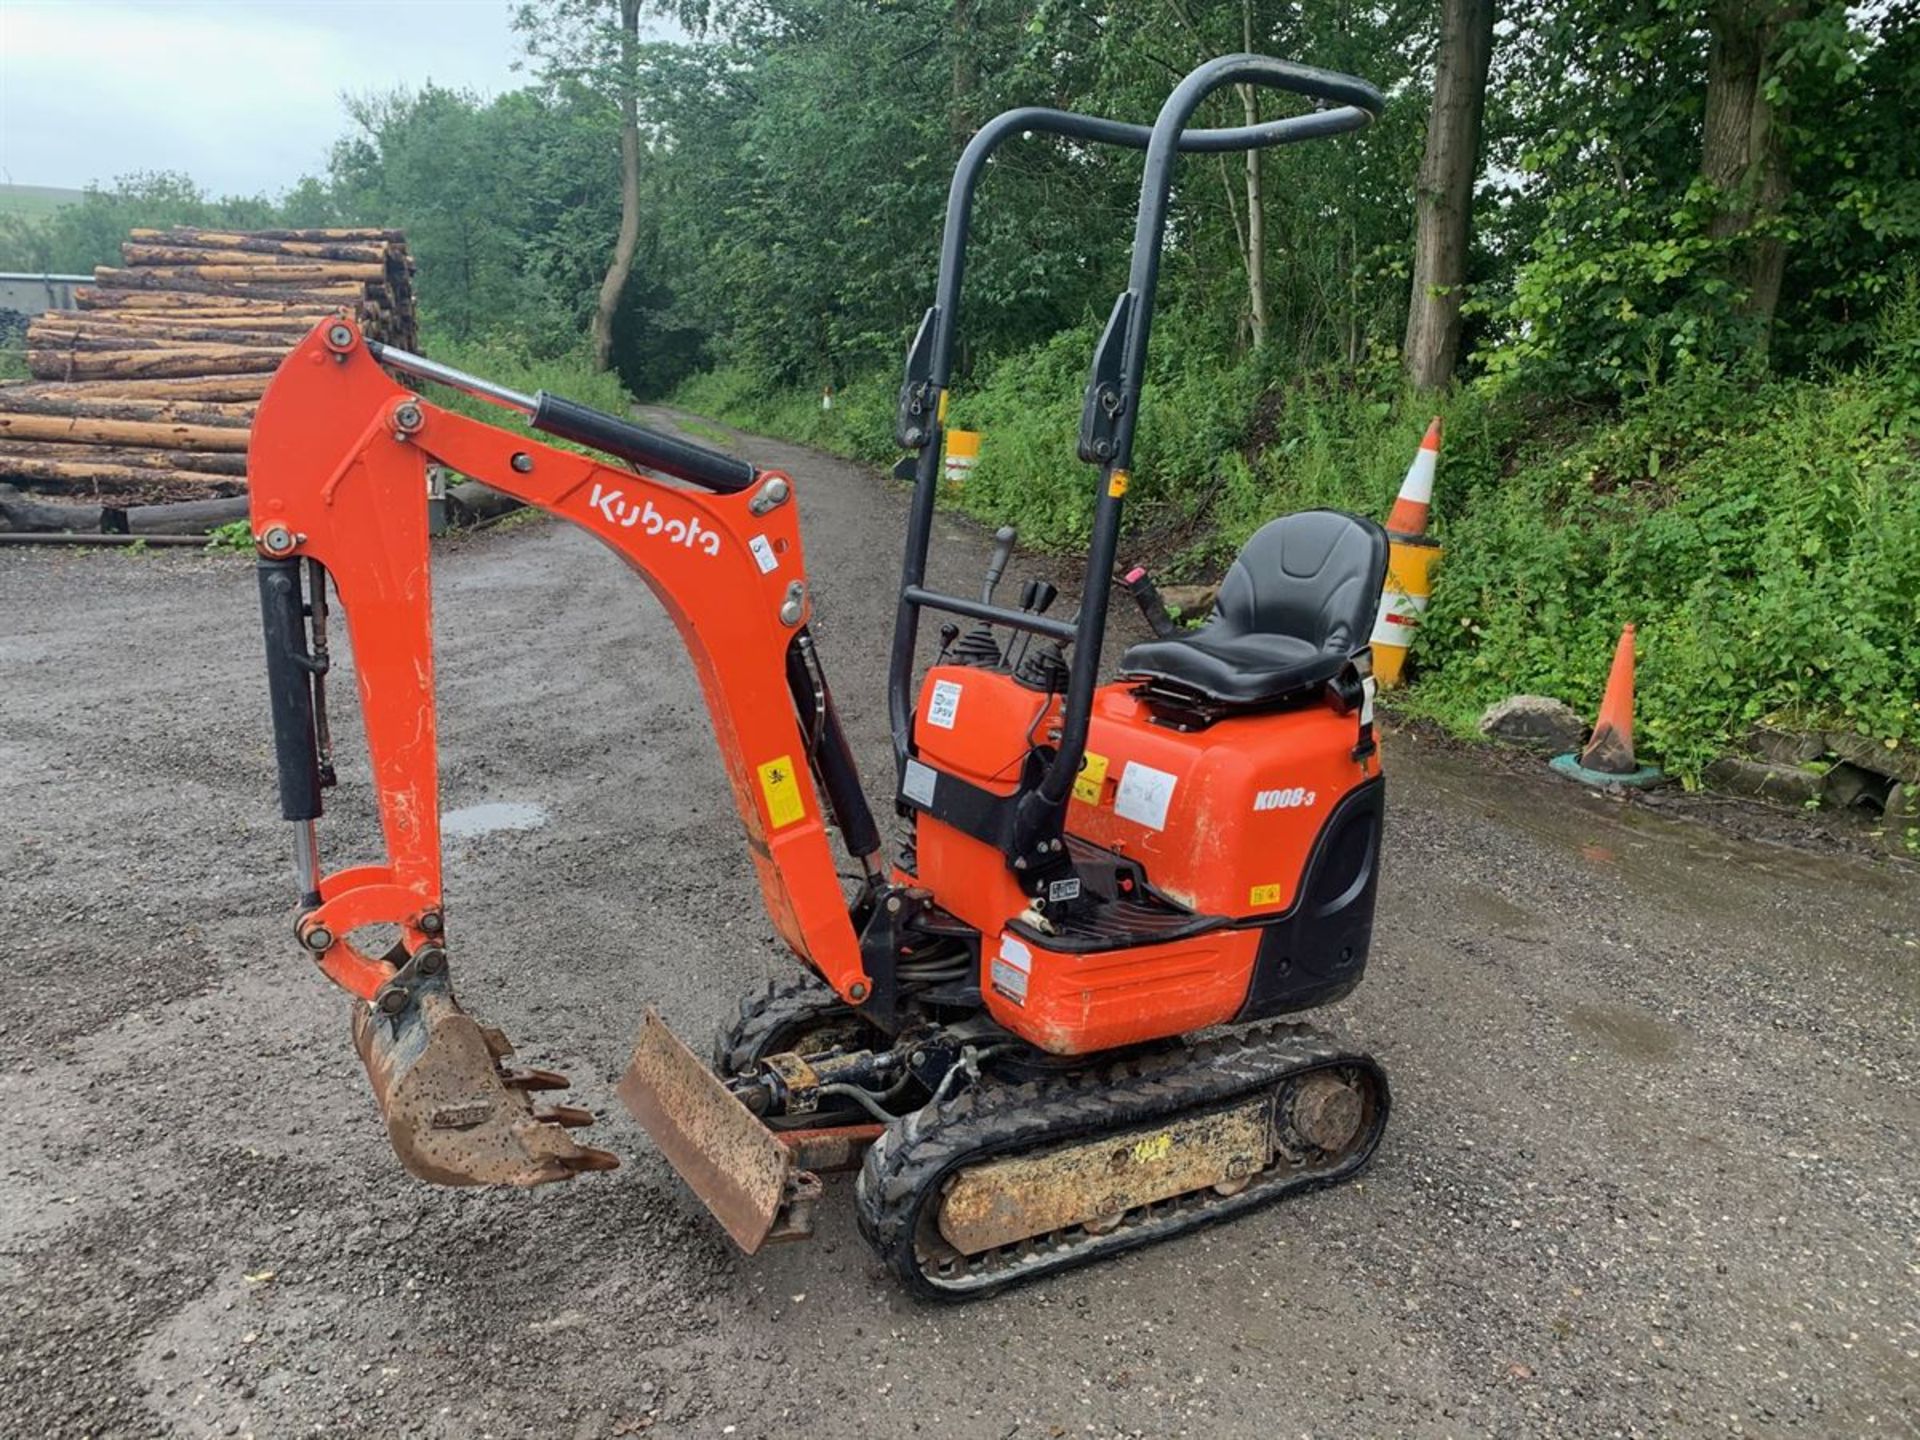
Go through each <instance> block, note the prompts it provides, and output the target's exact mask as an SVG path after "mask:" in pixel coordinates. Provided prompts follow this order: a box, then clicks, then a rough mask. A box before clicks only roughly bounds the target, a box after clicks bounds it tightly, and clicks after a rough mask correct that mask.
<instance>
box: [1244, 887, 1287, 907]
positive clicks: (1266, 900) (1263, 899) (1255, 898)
mask: <svg viewBox="0 0 1920 1440" xmlns="http://www.w3.org/2000/svg"><path fill="white" fill-rule="evenodd" d="M1247 903H1248V904H1249V905H1278V904H1279V903H1280V887H1279V886H1278V885H1256V886H1254V887H1253V889H1252V890H1250V891H1248V892H1247Z"/></svg>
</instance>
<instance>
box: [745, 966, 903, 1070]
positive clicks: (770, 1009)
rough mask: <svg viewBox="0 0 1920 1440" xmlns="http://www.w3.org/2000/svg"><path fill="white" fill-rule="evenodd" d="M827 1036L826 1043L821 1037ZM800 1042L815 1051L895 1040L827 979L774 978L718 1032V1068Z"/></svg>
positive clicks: (747, 1065) (749, 1066)
mask: <svg viewBox="0 0 1920 1440" xmlns="http://www.w3.org/2000/svg"><path fill="white" fill-rule="evenodd" d="M823 1040H824V1041H825V1042H826V1043H820V1042H821V1041H823ZM800 1042H803V1043H804V1045H805V1048H806V1049H807V1050H808V1051H809V1052H812V1053H818V1052H819V1051H822V1050H829V1049H833V1048H835V1047H837V1046H841V1045H851V1046H860V1045H872V1046H878V1047H882V1048H884V1047H885V1046H888V1045H891V1044H892V1043H893V1042H892V1041H891V1040H889V1039H888V1038H887V1037H886V1036H885V1035H883V1034H881V1032H880V1031H879V1030H877V1029H875V1028H874V1027H873V1026H872V1025H869V1024H868V1023H867V1022H866V1021H865V1020H863V1019H861V1018H860V1016H859V1015H857V1014H855V1013H854V1009H853V1007H852V1006H851V1005H848V1004H847V1003H846V1002H845V1001H844V1000H842V999H841V998H840V997H839V996H838V995H835V994H834V993H833V991H832V989H830V988H829V987H828V986H827V985H826V984H825V983H824V982H822V981H820V980H816V979H815V978H814V977H813V976H811V975H802V976H801V977H800V978H798V979H796V980H787V981H780V982H770V983H769V984H768V985H767V986H766V988H765V989H762V990H759V991H756V992H755V993H754V994H752V995H749V996H747V997H746V999H744V1000H742V1001H741V1002H740V1007H739V1011H738V1013H737V1014H736V1015H735V1016H734V1019H733V1022H732V1023H731V1024H729V1025H726V1026H723V1027H722V1028H721V1030H720V1031H719V1033H718V1034H716V1035H715V1036H714V1038H713V1069H714V1073H715V1074H717V1075H720V1076H723V1077H727V1076H733V1075H738V1074H740V1073H741V1072H742V1071H743V1070H751V1069H752V1068H753V1067H754V1065H756V1064H757V1063H759V1062H760V1061H761V1060H764V1059H765V1058H766V1057H767V1056H769V1055H778V1054H781V1053H782V1052H784V1051H788V1050H792V1049H795V1048H797V1044H798V1043H800Z"/></svg>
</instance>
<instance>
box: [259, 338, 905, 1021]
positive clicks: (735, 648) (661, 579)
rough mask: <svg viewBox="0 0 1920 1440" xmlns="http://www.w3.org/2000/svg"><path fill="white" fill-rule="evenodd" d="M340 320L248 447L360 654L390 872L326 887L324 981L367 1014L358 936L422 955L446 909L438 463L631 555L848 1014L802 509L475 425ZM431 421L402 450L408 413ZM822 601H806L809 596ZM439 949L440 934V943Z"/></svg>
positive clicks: (316, 916)
mask: <svg viewBox="0 0 1920 1440" xmlns="http://www.w3.org/2000/svg"><path fill="white" fill-rule="evenodd" d="M337 323H339V322H337V321H328V322H323V323H322V324H321V325H319V326H316V327H315V329H314V331H313V332H312V333H311V334H309V335H308V336H307V338H306V339H305V340H303V341H302V342H301V343H300V345H299V347H298V348H297V349H296V350H294V351H293V353H292V354H290V355H289V356H288V357H287V359H286V360H285V361H284V362H283V363H282V364H281V366H280V368H279V370H278V371H277V372H276V373H275V375H274V378H273V381H272V383H271V384H270V385H269V386H268V387H267V392H266V395H265V397H264V398H263V399H262V400H261V403H260V410H259V414H258V416H257V417H256V418H255V421H254V425H253V434H252V440H251V443H250V445H249V448H248V459H247V471H248V483H249V490H250V494H251V501H252V503H251V510H252V523H253V532H254V537H255V540H256V542H258V541H260V540H261V538H262V537H263V536H265V535H266V534H267V533H268V532H269V531H270V530H271V529H272V528H273V527H276V526H284V527H285V528H286V529H287V530H289V531H291V532H292V535H293V537H294V545H293V548H292V549H291V550H290V551H287V552H284V553H286V554H291V555H297V556H310V557H312V558H314V559H316V560H318V561H320V562H321V563H322V564H323V565H325V566H326V567H327V570H328V572H329V573H330V574H331V575H332V577H333V581H334V585H335V589H336V591H337V593H338V595H339V599H340V604H341V607H342V609H343V611H344V613H345V619H346V625H347V629H348V631H349V633H350V635H351V638H352V644H353V657H354V669H355V673H356V676H357V679H358V683H359V690H360V702H361V708H362V711H363V713H364V719H365V724H366V735H367V746H368V750H369V753H370V758H371V761H372V767H373V782H374V786H375V790H376V793H377V794H378V797H379V803H380V820H381V827H382V831H383V834H384V838H385V841H386V850H387V854H386V857H385V862H384V863H383V864H379V865H374V866H362V867H356V868H354V869H350V870H346V871H341V872H338V873H335V874H333V875H329V876H327V877H326V878H325V879H324V880H323V882H322V884H321V897H322V900H321V904H320V906H319V907H318V908H317V909H315V910H313V911H311V912H309V913H308V914H307V915H305V916H303V917H302V919H301V922H300V925H301V931H302V933H303V934H306V933H310V932H311V931H313V930H314V929H315V927H318V926H325V927H326V928H327V930H328V931H330V932H331V934H332V935H333V936H334V941H333V944H332V945H331V946H330V947H328V949H327V950H326V951H325V952H323V953H322V954H321V955H320V957H319V958H320V961H321V965H322V968H323V969H324V970H326V972H327V973H328V974H329V975H330V976H332V977H333V978H334V979H335V980H336V981H338V982H339V983H341V984H343V985H345V986H346V987H347V988H348V989H351V990H353V991H355V992H356V993H359V994H361V995H363V996H368V997H371V995H372V994H373V992H374V990H375V989H377V988H378V987H379V985H380V984H381V983H382V982H383V981H384V979H385V977H386V976H387V975H388V974H389V973H390V970H391V967H389V966H387V965H385V963H384V962H382V961H380V960H378V959H375V958H372V957H369V956H366V955H363V954H361V953H360V952H358V951H356V950H355V949H354V948H353V946H352V944H351V941H350V940H349V939H348V933H349V932H350V931H351V930H352V929H354V928H356V927H358V926H363V925H369V924H374V923H391V924H399V925H401V926H402V927H403V928H404V929H405V930H406V932H407V943H408V949H409V950H413V949H415V948H417V947H418V946H419V945H420V944H422V943H424V942H425V941H426V940H427V938H428V936H427V935H426V934H425V933H424V932H422V931H421V930H420V928H419V925H418V921H419V920H420V918H421V916H422V915H423V914H425V913H426V912H428V911H437V910H439V909H440V906H441V873H440V811H439V777H438V769H437V767H438V760H437V752H436V748H435V737H434V697H433V646H432V612H431V606H430V600H431V587H430V583H429V572H428V555H427V487H426V466H427V463H428V461H429V460H432V461H437V462H439V463H440V464H443V465H446V466H449V467H451V468H453V469H455V470H458V471H459V472H460V473H462V474H464V475H470V476H474V477H476V478H478V479H481V480H484V481H486V483H487V484H489V485H492V486H494V487H495V488H496V489H499V490H502V491H504V492H506V493H507V494H509V495H512V496H514V497H515V498H517V499H520V500H523V501H525V502H526V503H528V504H529V505H536V506H539V507H540V508H542V509H545V510H548V511H551V512H552V513H553V514H555V515H558V516H560V517H561V518H562V519H564V520H568V521H570V522H572V523H573V524H575V525H578V526H579V527H580V528H581V529H583V530H586V531H587V532H588V533H589V534H591V535H593V536H594V538H596V539H597V540H599V541H601V542H602V543H603V544H605V545H606V546H607V547H608V548H609V549H611V550H613V551H615V552H616V553H618V554H619V555H620V556H621V558H622V559H624V560H625V561H626V562H627V564H628V565H629V566H631V567H632V569H633V570H634V571H635V573H637V574H638V575H639V576H640V578H641V579H642V580H644V581H645V582H646V584H647V586H648V588H649V589H651V590H652V591H653V593H654V594H655V595H656V596H658V597H659V600H660V602H661V604H662V605H663V606H664V607H665V609H666V611H667V614H668V615H669V616H671V617H672V619H673V622H674V625H675V626H676V627H677V628H678V630H679V632H680V636H681V639H682V640H683V641H684V642H685V644H686V647H687V652H688V654H689V655H690V656H691V658H692V660H693V663H694V668H695V670H696V672H697V673H698V675H699V678H700V684H701V687H702V689H703V690H704V691H705V695H706V701H707V708H708V711H709V713H710V714H711V716H712V719H713V726H714V732H715V738H716V739H717V740H718V742H719V747H720V755H721V759H722V761H723V762H724V764H725V767H726V772H727V776H728V779H729V780H730V781H731V783H732V788H733V797H734V803H735V806H736V807H737V809H738V810H739V814H740V820H741V824H742V825H743V826H744V827H745V829H746V835H747V848H748V851H749V853H750V855H751V856H752V859H753V864H754V869H755V871H756V872H757V874H758V877H759V881H760V890H761V894H762V896H763V898H764V899H765V902H766V907H767V913H768V914H769V915H770V916H771V917H772V920H773V923H774V925H775V926H776V928H777V929H778V930H779V932H780V934H781V936H782V937H783V938H784V939H785V940H786V941H787V943H788V944H789V945H791V946H792V947H793V949H794V951H795V952H796V953H797V954H798V955H800V956H801V957H802V958H803V959H805V960H808V961H809V962H811V964H812V965H813V966H814V967H815V968H816V969H818V970H819V971H820V972H821V974H822V975H823V976H824V977H825V978H826V980H827V981H828V982H829V983H830V984H832V985H833V987H834V988H835V989H836V990H837V991H838V992H839V993H840V994H841V995H842V996H851V995H854V994H856V993H857V994H858V995H864V994H865V993H866V990H867V976H866V974H865V970H864V968H863V966H862V964H861V961H860V951H859V941H858V938H857V937H856V936H855V934H854V932H853V927H852V923H851V922H850V920H849V919H848V915H847V909H846V899H845V896H844V894H843V892H842V889H841V886H840V882H839V879H838V877H837V876H836V874H835V870H834V858H833V852H832V849H831V847H830V846H829V844H828V840H827V832H826V824H825V820H824V817H823V815H822V807H821V804H820V800H819V797H818V796H817V795H816V794H815V792H814V789H813V785H812V777H811V775H810V773H809V771H808V769H807V764H806V760H805V756H806V753H807V750H806V741H805V736H804V734H803V733H802V731H801V729H800V724H799V721H798V719H797V718H796V716H795V713H794V705H793V700H792V696H791V694H790V693H789V691H788V689H787V685H786V664H785V657H786V652H787V647H788V646H789V644H790V643H791V642H792V639H793V636H794V633H795V631H796V629H797V628H798V624H803V623H804V621H805V615H804V612H803V614H802V615H801V617H800V620H799V622H798V623H797V624H786V623H783V622H782V621H781V620H780V619H779V611H780V609H781V606H782V604H783V603H784V602H785V601H786V599H787V597H788V589H789V586H790V585H792V584H793V583H794V582H796V581H804V579H805V575H806V571H805V564H804V560H803V557H802V552H801V547H800V521H799V510H798V506H797V504H796V503H795V502H794V501H793V500H791V499H789V500H787V501H786V502H784V503H781V504H778V505H776V506H774V507H773V508H771V509H770V510H769V511H768V512H767V513H766V514H762V515H755V514H753V513H752V512H751V511H750V509H749V502H750V500H751V498H752V497H751V494H750V493H740V494H733V495H720V494H712V493H709V492H706V491H703V490H696V489H686V488H681V487H678V486H675V485H673V484H670V483H669V482H667V481H664V480H660V479H657V478H655V477H653V476H649V475H643V474H638V473H635V472H634V471H631V470H624V469H620V468H617V467H616V466H615V465H613V464H612V463H610V462H606V461H601V460H596V459H593V458H591V457H588V456H584V455H578V454H574V453H572V452H569V451H565V450H559V449H555V448H554V447H552V446H548V445H542V444H540V443H538V442H537V441H534V440H530V439H528V438H525V437H524V436H519V435H515V434H511V433H509V432H507V431H504V430H500V429H497V428H495V427H493V426H490V425H484V424H481V423H480V422H478V421H475V420H470V419H467V418H466V417H464V416H461V415H458V414H455V413H453V412H451V411H447V410H442V409H440V408H439V407H437V406H434V405H432V404H429V403H428V402H426V401H424V400H421V399H419V398H418V397H417V396H415V395H414V394H413V393H412V392H410V391H408V390H405V389H403V388H401V387H400V386H399V385H398V384H396V383H395V382H394V381H393V380H392V379H391V378H390V377H389V376H388V375H387V374H386V373H385V372H384V371H382V370H381V369H380V367H379V366H378V365H377V364H375V363H374V361H373V359H372V358H371V356H370V355H369V354H368V353H367V350H366V347H365V345H364V344H361V343H359V338H358V335H357V332H356V335H355V339H354V343H353V344H352V345H350V346H348V347H345V348H344V350H342V351H339V352H336V351H334V350H332V349H330V348H329V347H328V345H327V343H326V341H325V339H324V332H325V331H326V329H327V328H328V327H329V326H330V325H333V324H337ZM402 405H414V406H417V407H418V409H419V412H420V415H421V423H420V425H419V426H418V427H417V428H416V429H415V430H414V431H413V432H412V433H411V434H402V433H401V431H400V430H399V428H398V427H397V425H396V423H395V412H396V410H397V409H398V408H399V407H400V406H402ZM803 595H804V592H803ZM435 938H438V937H435Z"/></svg>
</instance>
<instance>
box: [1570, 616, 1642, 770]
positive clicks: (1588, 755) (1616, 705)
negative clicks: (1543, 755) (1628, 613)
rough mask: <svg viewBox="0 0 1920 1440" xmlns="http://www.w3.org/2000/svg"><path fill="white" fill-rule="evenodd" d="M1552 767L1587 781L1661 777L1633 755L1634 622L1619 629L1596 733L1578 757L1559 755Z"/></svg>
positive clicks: (1594, 726) (1595, 728) (1594, 729)
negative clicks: (1618, 640) (1638, 761)
mask: <svg viewBox="0 0 1920 1440" xmlns="http://www.w3.org/2000/svg"><path fill="white" fill-rule="evenodd" d="M1552 764H1553V768H1554V769H1556V770H1558V771H1560V772H1561V773H1562V774H1565V775H1571V776H1572V777H1573V778H1574V779H1576V780H1580V781H1583V782H1585V783H1586V784H1588V785H1603V786H1612V785H1632V786H1635V787H1644V786H1647V785H1651V784H1653V783H1654V782H1655V781H1657V780H1659V779H1660V778H1661V777H1660V772H1659V770H1657V769H1655V768H1654V767H1653V766H1651V765H1640V764H1636V763H1635V761H1634V758H1633V625H1632V623H1631V622H1629V623H1628V625H1627V626H1626V628H1625V629H1623V630H1622V631H1621V632H1620V643H1619V644H1618V645H1616V646H1615V647H1614V650H1613V669H1612V670H1611V671H1609V672H1608V674H1607V693H1606V695H1605V696H1603V697H1602V699H1601V701H1600V716H1599V718H1598V719H1597V720H1595V721H1594V725H1593V736H1592V738H1591V739H1589V740H1588V741H1587V748H1586V749H1584V750H1582V751H1581V752H1580V755H1579V757H1578V758H1577V759H1576V758H1575V757H1574V756H1572V755H1560V756H1556V757H1555V758H1554V760H1553V762H1552Z"/></svg>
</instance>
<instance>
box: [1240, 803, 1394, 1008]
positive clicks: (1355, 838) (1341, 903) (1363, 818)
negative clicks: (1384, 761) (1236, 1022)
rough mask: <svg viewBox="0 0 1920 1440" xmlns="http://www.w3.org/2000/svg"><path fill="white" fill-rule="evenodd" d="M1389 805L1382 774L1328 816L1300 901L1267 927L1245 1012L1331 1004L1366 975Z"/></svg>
mask: <svg viewBox="0 0 1920 1440" xmlns="http://www.w3.org/2000/svg"><path fill="white" fill-rule="evenodd" d="M1386 806H1387V782H1386V780H1385V778H1384V777H1382V776H1375V777H1374V778H1373V779H1371V780H1369V781H1367V782H1366V783H1364V784H1362V785H1360V786H1358V787H1357V788H1355V789H1353V790H1351V791H1349V792H1348V793H1347V795H1346V797H1345V798H1344V799H1342V800H1341V802H1340V803H1339V804H1338V805H1336V806H1335V807H1334V811H1333V814H1332V815H1330V816H1328V817H1327V823H1326V827H1325V828H1324V829H1322V830H1321V832H1320V838H1319V839H1318V840H1316V841H1315V842H1314V846H1313V853H1312V855H1310V856H1309V857H1308V859H1307V873H1306V875H1305V876H1304V877H1303V879H1302V881H1301V884H1300V896H1299V898H1298V899H1297V900H1296V901H1295V902H1294V905H1293V908H1292V909H1291V910H1289V911H1288V912H1287V913H1286V914H1284V915H1282V916H1280V917H1279V918H1278V919H1275V920H1271V921H1269V922H1267V923H1266V924H1265V925H1263V926H1261V927H1260V928H1261V930H1262V932H1263V933H1262V934H1261V937H1260V948H1259V950H1258V951H1256V952H1255V954H1254V961H1253V982H1252V984H1250V985H1249V986H1248V987H1247V1001H1246V1004H1245V1005H1244V1006H1242V1007H1241V1010H1240V1014H1239V1016H1238V1017H1237V1018H1238V1019H1240V1020H1264V1019H1266V1018H1268V1017H1269V1016H1273V1015H1285V1014H1287V1013H1288V1012H1289V1011H1293V1010H1308V1009H1311V1008H1312V1007H1313V1006H1315V1005H1330V1004H1332V1003H1333V1002H1334V1001H1335V1000H1338V999H1339V998H1340V997H1341V996H1343V995H1345V994H1346V993H1347V992H1348V991H1350V990H1352V989H1353V987H1354V986H1356V985H1358V984H1359V983H1360V977H1361V975H1362V974H1363V973H1364V972H1365V971H1366V968H1367V948H1368V946H1369V945H1370V944H1371V943H1372V941H1373V902H1374V895H1375V892H1376V891H1377V889H1378V887H1379V881H1380V833H1381V827H1382V824H1383V822H1384V821H1385V818H1386Z"/></svg>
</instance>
